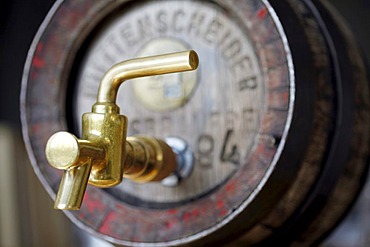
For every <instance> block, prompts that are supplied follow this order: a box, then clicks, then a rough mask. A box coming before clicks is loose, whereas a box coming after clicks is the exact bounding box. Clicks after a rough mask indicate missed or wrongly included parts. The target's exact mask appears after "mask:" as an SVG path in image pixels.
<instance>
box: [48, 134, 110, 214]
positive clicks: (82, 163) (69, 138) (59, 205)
mask: <svg viewBox="0 0 370 247" xmlns="http://www.w3.org/2000/svg"><path fill="white" fill-rule="evenodd" d="M103 157H104V150H103V149H101V148H99V147H95V146H94V145H92V144H91V143H90V142H89V141H86V140H79V139H77V138H76V137H75V136H74V135H72V134H70V133H68V132H58V133H56V134H54V135H53V136H51V137H50V139H49V141H48V142H47V144H46V158H47V160H48V161H49V163H50V165H51V166H53V167H55V168H57V169H60V170H64V174H63V177H62V181H61V183H60V187H59V190H58V194H57V196H56V199H55V204H54V208H56V209H68V210H77V209H79V208H80V206H81V203H82V199H83V196H84V194H85V190H86V186H87V183H88V180H89V175H90V171H91V167H92V160H99V159H100V158H103Z"/></svg>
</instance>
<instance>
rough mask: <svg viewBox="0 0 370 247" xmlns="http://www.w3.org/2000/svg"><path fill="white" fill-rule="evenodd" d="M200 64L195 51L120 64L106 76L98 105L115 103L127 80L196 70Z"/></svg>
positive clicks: (138, 59)
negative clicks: (119, 89)
mask: <svg viewBox="0 0 370 247" xmlns="http://www.w3.org/2000/svg"><path fill="white" fill-rule="evenodd" d="M198 63H199V59H198V55H197V53H196V52H195V51H193V50H190V51H185V52H177V53H171V54H165V55H158V56H152V57H145V58H136V59H131V60H128V61H124V62H121V63H118V64H116V65H114V66H113V67H112V68H111V69H109V70H108V71H107V73H106V74H105V75H104V77H103V79H102V81H101V83H100V87H99V92H98V99H97V103H98V104H99V103H100V104H101V103H115V102H116V97H117V92H118V88H119V86H120V85H121V84H122V83H123V82H124V81H126V80H129V79H133V78H139V77H145V76H153V75H163V74H169V73H176V72H184V71H189V70H195V69H197V67H198Z"/></svg>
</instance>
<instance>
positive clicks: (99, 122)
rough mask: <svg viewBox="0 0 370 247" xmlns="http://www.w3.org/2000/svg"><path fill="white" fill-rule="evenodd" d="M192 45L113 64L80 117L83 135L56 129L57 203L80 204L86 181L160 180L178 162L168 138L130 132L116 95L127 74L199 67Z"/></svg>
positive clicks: (50, 151)
mask: <svg viewBox="0 0 370 247" xmlns="http://www.w3.org/2000/svg"><path fill="white" fill-rule="evenodd" d="M198 63H199V62H198V56H197V54H196V52H194V51H187V52H179V53H173V54H166V55H159V56H153V57H146V58H137V59H132V60H128V61H125V62H121V63H118V64H116V65H114V66H113V67H112V68H111V69H109V70H108V71H107V73H106V74H105V75H104V77H103V79H102V81H101V83H100V87H99V91H98V97H97V102H96V103H95V104H94V105H93V107H92V112H90V113H85V114H84V115H83V117H82V137H81V139H78V138H77V137H75V136H74V135H72V134H70V133H67V132H58V133H56V134H54V135H53V136H51V137H50V139H49V140H48V142H47V145H46V157H47V159H48V161H49V163H50V165H51V166H53V167H55V168H57V169H62V170H64V174H63V177H62V180H61V183H60V187H59V191H58V194H57V196H56V199H55V204H54V207H55V208H56V209H68V210H78V209H80V207H81V204H82V200H83V196H84V194H85V190H86V186H87V183H89V184H91V185H94V186H97V187H101V188H107V187H112V186H115V185H117V184H119V183H120V182H121V181H122V178H123V177H126V178H129V179H132V180H134V181H137V182H150V181H160V180H162V179H163V178H165V177H167V176H168V175H170V174H171V173H172V172H173V171H174V170H175V168H176V156H175V154H174V153H173V151H172V149H171V147H169V146H168V145H167V144H166V143H165V142H164V141H162V140H159V139H155V138H151V137H143V136H138V137H128V138H126V133H127V117H126V116H123V115H120V114H119V107H118V106H117V104H116V96H117V91H118V88H119V86H120V85H121V84H122V83H123V82H124V81H126V80H128V79H133V78H139V77H145V76H153V75H162V74H168V73H175V72H183V71H190V70H195V69H196V68H197V67H198Z"/></svg>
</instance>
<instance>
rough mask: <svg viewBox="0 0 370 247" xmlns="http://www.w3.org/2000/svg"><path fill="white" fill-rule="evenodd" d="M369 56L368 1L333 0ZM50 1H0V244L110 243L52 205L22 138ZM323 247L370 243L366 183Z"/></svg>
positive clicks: (369, 200) (368, 188)
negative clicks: (31, 68) (36, 48)
mask: <svg viewBox="0 0 370 247" xmlns="http://www.w3.org/2000/svg"><path fill="white" fill-rule="evenodd" d="M331 2H332V3H333V5H334V6H336V8H337V9H338V10H339V11H340V13H341V14H342V15H343V16H344V18H345V19H346V20H347V22H348V24H349V26H350V27H351V29H352V30H353V32H354V34H355V35H356V37H357V39H358V40H359V42H360V44H361V46H362V48H363V50H364V53H365V55H366V56H367V58H368V59H370V46H369V44H370V1H369V0H331ZM53 3H54V1H53V0H32V1H26V0H1V1H0V167H1V171H0V195H1V197H0V247H8V246H9V247H13V246H14V247H18V246H40V247H42V246H111V245H110V244H108V243H105V242H103V241H101V240H98V239H95V238H92V237H90V236H89V235H88V234H86V233H84V232H82V231H81V230H79V229H78V228H77V227H75V226H74V225H73V224H71V223H70V222H69V220H68V219H67V218H66V217H65V216H64V215H63V214H62V213H61V212H60V211H56V210H53V209H52V205H53V202H52V200H51V199H50V198H49V196H48V195H47V193H46V191H45V190H44V189H43V187H42V186H41V183H40V182H39V181H38V179H37V178H36V176H35V175H34V173H33V171H32V167H31V165H30V164H29V161H28V158H27V155H26V153H25V150H24V145H23V142H22V137H21V124H20V117H19V92H20V86H21V77H22V70H23V65H24V62H25V59H26V55H27V51H28V48H29V46H30V44H31V42H32V39H33V37H34V35H35V33H36V31H37V29H38V26H39V25H40V24H41V22H42V20H43V19H44V17H45V15H46V14H47V12H48V10H49V9H50V8H51V6H52V4H53ZM323 246H346V247H348V246H356V247H357V246H358V247H361V246H370V183H368V185H366V186H365V188H364V190H363V191H362V193H361V197H360V198H359V200H358V201H357V203H356V204H355V206H354V208H353V210H352V211H351V213H350V215H349V216H348V217H347V218H346V220H345V221H344V222H343V223H342V224H341V225H340V226H339V227H338V228H337V229H336V231H335V232H334V233H333V234H332V235H331V236H330V237H329V239H328V240H326V242H324V243H323Z"/></svg>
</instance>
